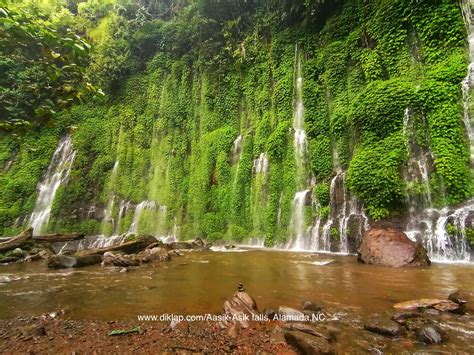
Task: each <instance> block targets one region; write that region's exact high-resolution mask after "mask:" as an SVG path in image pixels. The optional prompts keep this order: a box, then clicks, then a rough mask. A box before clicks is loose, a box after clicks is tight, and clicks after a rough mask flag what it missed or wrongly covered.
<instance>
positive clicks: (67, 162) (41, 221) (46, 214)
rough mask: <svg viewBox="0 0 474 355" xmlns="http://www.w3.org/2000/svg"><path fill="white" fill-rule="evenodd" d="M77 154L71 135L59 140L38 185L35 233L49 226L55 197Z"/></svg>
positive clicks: (34, 220)
mask: <svg viewBox="0 0 474 355" xmlns="http://www.w3.org/2000/svg"><path fill="white" fill-rule="evenodd" d="M75 155H76V152H75V151H74V150H73V147H72V138H71V136H70V135H66V136H65V137H63V138H62V139H61V140H60V141H59V144H58V147H57V148H56V151H55V152H54V154H53V157H52V159H51V162H50V163H49V167H48V170H47V172H46V175H45V177H44V178H43V181H42V182H41V183H40V184H39V186H38V190H39V193H38V198H37V199H36V203H35V208H34V211H33V213H32V214H31V217H30V226H31V227H32V228H33V235H39V234H40V233H42V232H44V229H45V228H46V227H47V225H48V222H49V218H50V216H51V208H52V206H53V202H54V197H55V196H56V192H57V190H58V188H59V186H61V184H63V183H64V182H66V181H67V178H68V177H69V173H70V171H71V168H72V163H73V162H74V157H75Z"/></svg>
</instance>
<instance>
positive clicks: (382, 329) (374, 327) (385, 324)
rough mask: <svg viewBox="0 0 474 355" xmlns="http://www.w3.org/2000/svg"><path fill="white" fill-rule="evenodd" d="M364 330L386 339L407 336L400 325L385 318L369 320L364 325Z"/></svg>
mask: <svg viewBox="0 0 474 355" xmlns="http://www.w3.org/2000/svg"><path fill="white" fill-rule="evenodd" d="M364 329H365V330H368V331H369V332H372V333H376V334H380V335H383V336H386V337H400V336H403V335H405V334H406V330H405V328H403V327H402V326H401V325H400V324H398V323H395V322H393V321H391V320H388V319H383V318H373V319H371V320H369V321H368V322H367V323H366V324H364Z"/></svg>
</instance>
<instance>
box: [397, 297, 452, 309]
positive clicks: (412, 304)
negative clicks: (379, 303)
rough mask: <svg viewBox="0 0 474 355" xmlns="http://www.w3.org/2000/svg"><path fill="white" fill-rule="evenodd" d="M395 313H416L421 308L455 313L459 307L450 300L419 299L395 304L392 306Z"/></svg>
mask: <svg viewBox="0 0 474 355" xmlns="http://www.w3.org/2000/svg"><path fill="white" fill-rule="evenodd" d="M393 308H395V309H396V310H397V311H416V310H420V309H423V308H434V309H437V310H438V311H442V312H446V311H456V310H457V309H459V308H460V305H459V304H457V303H455V302H453V301H450V300H440V299H436V298H421V299H418V300H411V301H406V302H401V303H397V304H395V305H394V306H393Z"/></svg>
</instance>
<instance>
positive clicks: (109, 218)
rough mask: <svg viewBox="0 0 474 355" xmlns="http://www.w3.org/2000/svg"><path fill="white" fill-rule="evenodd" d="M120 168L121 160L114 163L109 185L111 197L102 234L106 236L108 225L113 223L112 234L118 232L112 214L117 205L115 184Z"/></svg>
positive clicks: (106, 209)
mask: <svg viewBox="0 0 474 355" xmlns="http://www.w3.org/2000/svg"><path fill="white" fill-rule="evenodd" d="M118 168H119V160H118V159H117V160H116V161H115V163H114V167H113V168H112V173H111V175H110V183H109V197H108V199H107V205H106V207H105V209H104V218H103V220H102V227H101V229H102V233H103V234H106V228H107V224H108V223H112V232H115V230H116V223H115V220H114V219H113V218H112V212H113V208H114V203H115V192H114V187H115V182H116V180H117V175H118Z"/></svg>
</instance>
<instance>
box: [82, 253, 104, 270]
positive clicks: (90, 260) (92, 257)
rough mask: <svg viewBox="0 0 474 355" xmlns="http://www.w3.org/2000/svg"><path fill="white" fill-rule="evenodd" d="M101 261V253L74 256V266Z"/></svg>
mask: <svg viewBox="0 0 474 355" xmlns="http://www.w3.org/2000/svg"><path fill="white" fill-rule="evenodd" d="M101 261H102V255H98V254H96V255H84V256H77V257H76V267H83V266H89V265H96V264H100V263H101Z"/></svg>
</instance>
